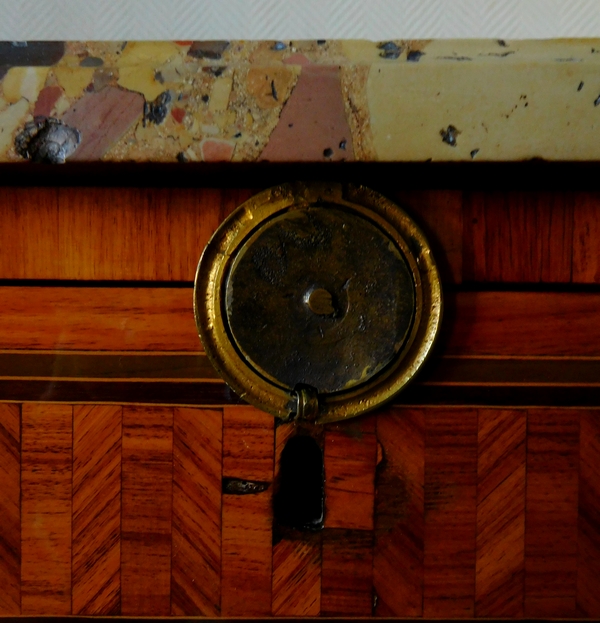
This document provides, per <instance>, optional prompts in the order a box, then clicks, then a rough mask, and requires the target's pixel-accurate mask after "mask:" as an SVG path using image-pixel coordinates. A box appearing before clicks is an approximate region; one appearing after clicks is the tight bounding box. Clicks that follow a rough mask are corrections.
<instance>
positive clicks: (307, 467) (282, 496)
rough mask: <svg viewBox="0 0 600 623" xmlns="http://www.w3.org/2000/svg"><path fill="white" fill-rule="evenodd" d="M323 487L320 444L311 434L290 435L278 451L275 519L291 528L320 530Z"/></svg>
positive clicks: (274, 503) (281, 524)
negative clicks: (278, 463) (278, 478)
mask: <svg viewBox="0 0 600 623" xmlns="http://www.w3.org/2000/svg"><path fill="white" fill-rule="evenodd" d="M324 491H325V489H324V473H323V452H322V451H321V448H319V446H318V444H317V442H316V441H315V440H314V439H313V438H312V437H308V436H305V435H298V436H296V437H292V439H290V440H289V441H288V442H287V444H286V445H285V448H284V449H283V452H282V453H281V462H280V484H279V491H278V492H277V493H276V494H275V499H274V501H273V505H274V509H273V510H274V515H275V521H276V522H277V523H278V524H279V525H280V526H286V527H288V528H293V529H295V530H304V531H309V530H310V531H312V530H320V529H321V528H322V527H323V509H324V495H325V494H324Z"/></svg>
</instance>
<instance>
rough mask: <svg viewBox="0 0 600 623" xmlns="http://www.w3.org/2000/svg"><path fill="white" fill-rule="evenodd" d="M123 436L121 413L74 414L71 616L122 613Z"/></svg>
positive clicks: (106, 409) (83, 410)
mask: <svg viewBox="0 0 600 623" xmlns="http://www.w3.org/2000/svg"><path fill="white" fill-rule="evenodd" d="M121 435H122V409H121V407H117V406H88V405H86V406H75V407H74V408H73V571H72V572H73V580H72V581H73V614H82V615H114V614H120V611H121Z"/></svg>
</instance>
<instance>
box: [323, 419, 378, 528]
mask: <svg viewBox="0 0 600 623" xmlns="http://www.w3.org/2000/svg"><path fill="white" fill-rule="evenodd" d="M375 421H376V420H375V418H374V417H373V416H371V417H362V418H360V419H357V420H354V421H350V422H345V423H342V424H332V425H329V426H328V427H327V428H326V431H325V450H324V462H325V528H344V529H347V530H373V519H374V511H375V509H374V505H375V466H376V462H377V438H376V436H375Z"/></svg>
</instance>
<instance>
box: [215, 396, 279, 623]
mask: <svg viewBox="0 0 600 623" xmlns="http://www.w3.org/2000/svg"><path fill="white" fill-rule="evenodd" d="M274 450H275V439H274V420H273V416H271V415H269V414H267V413H264V412H262V411H259V410H258V409H254V408H253V407H227V408H225V409H224V411H223V476H224V477H229V478H238V479H241V480H254V481H260V482H265V483H272V480H273V468H274ZM272 496H273V487H272V486H271V485H269V487H268V488H267V489H266V490H265V491H262V492H260V493H253V494H249V495H234V494H226V495H223V501H222V504H223V520H222V521H223V524H222V525H223V532H222V543H223V549H222V574H221V614H222V615H223V616H268V615H270V614H271V603H272V595H271V583H272V579H271V578H272V558H273V548H272V524H273V510H272Z"/></svg>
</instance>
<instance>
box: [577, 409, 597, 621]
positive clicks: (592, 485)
mask: <svg viewBox="0 0 600 623" xmlns="http://www.w3.org/2000/svg"><path fill="white" fill-rule="evenodd" d="M579 423H580V437H579V438H580V450H579V522H578V542H577V545H578V547H577V552H578V553H577V607H578V610H579V612H580V613H581V614H583V615H584V616H586V617H589V618H592V619H597V618H600V412H598V411H582V412H581V415H580V420H579Z"/></svg>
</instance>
